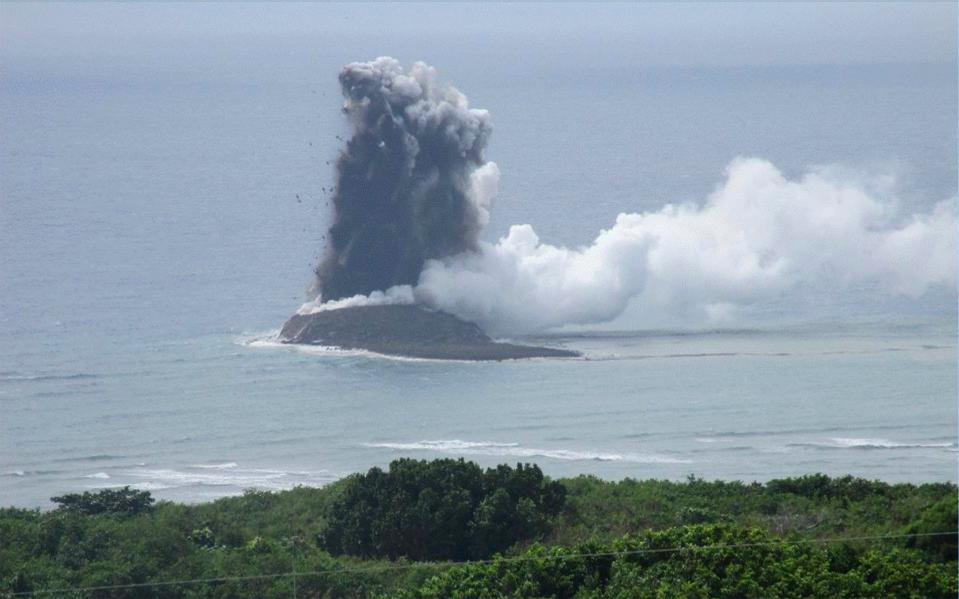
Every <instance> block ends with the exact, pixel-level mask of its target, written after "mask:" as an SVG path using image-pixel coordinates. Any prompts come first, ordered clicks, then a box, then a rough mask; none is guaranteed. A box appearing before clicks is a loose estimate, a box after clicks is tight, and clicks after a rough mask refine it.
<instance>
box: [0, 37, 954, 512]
mask: <svg viewBox="0 0 959 599" xmlns="http://www.w3.org/2000/svg"><path fill="white" fill-rule="evenodd" d="M351 44H352V45H351ZM395 46H396V47H395V48H394V47H391V44H389V43H387V42H386V41H384V42H382V43H380V44H379V45H378V46H377V47H375V48H374V47H371V46H370V45H369V44H361V43H359V42H356V41H354V42H349V40H347V42H344V43H338V44H332V43H330V44H326V45H325V44H321V43H317V40H313V39H308V38H307V37H304V36H299V37H296V36H294V37H292V38H290V39H282V40H278V39H258V40H257V41H255V43H244V44H242V45H241V44H234V42H233V41H231V40H228V39H224V40H218V41H217V42H216V43H212V42H211V43H209V44H206V45H202V44H201V45H190V44H186V43H185V44H182V45H172V46H171V47H167V48H158V49H155V50H153V51H151V52H152V53H148V54H146V55H140V56H129V55H125V54H122V53H119V54H117V53H110V52H108V51H106V50H103V51H99V52H97V51H91V52H90V53H86V54H82V55H81V57H74V58H71V57H54V58H49V57H46V58H45V57H40V58H37V57H33V58H29V57H22V56H18V55H12V54H9V53H8V54H4V55H3V57H2V59H3V60H2V69H0V139H3V140H4V142H3V144H2V154H0V257H2V258H0V279H2V284H0V505H4V506H7V505H17V506H25V507H35V506H39V507H44V506H49V505H50V504H49V502H48V498H49V497H51V496H53V495H57V494H62V493H65V492H78V491H84V490H92V489H99V488H105V487H112V486H119V485H133V486H135V487H137V488H140V489H146V490H150V491H151V492H153V493H154V494H155V495H156V496H157V497H160V498H165V499H175V500H183V501H204V500H209V499H213V498H216V497H220V496H224V495H230V494H236V493H240V492H242V491H243V490H244V489H247V488H261V489H286V488H290V487H292V486H295V485H322V484H324V483H327V482H330V481H333V480H336V479H338V478H340V477H342V476H345V475H347V474H349V473H351V472H357V471H364V470H365V469H367V468H369V467H372V466H385V465H387V464H388V463H389V461H390V460H393V459H396V458H399V457H404V456H409V457H415V458H434V457H465V458H467V459H471V460H476V461H477V462H479V463H481V464H484V465H493V464H497V463H503V462H508V463H514V462H520V461H522V462H535V463H537V464H539V465H540V466H541V467H542V468H543V469H544V471H545V472H546V473H547V474H549V475H552V476H573V475H577V474H594V475H597V476H601V477H604V478H610V479H618V478H622V477H627V476H629V477H634V478H663V479H683V478H685V477H687V476H690V475H695V476H697V477H702V478H707V479H715V478H719V479H736V480H744V481H752V480H758V481H765V480H769V479H773V478H778V477H784V476H795V475H801V474H807V473H814V472H825V473H828V474H837V475H838V474H852V475H856V476H863V477H867V478H871V479H872V478H876V479H882V480H887V481H911V482H924V481H956V479H957V457H959V453H957V438H956V431H957V410H956V396H957V383H956V368H957V356H956V294H955V291H954V290H951V289H932V290H930V291H929V292H927V293H926V294H925V295H923V296H922V297H918V298H911V297H896V296H888V295H884V294H881V293H877V292H876V290H875V289H872V288H869V287H866V286H863V287H852V288H848V289H832V288H820V287H816V286H811V287H803V288H798V289H794V290H791V291H790V292H789V293H784V294H782V295H781V296H779V297H776V298H773V299H768V298H767V299H764V300H763V301H762V302H757V303H756V304H754V305H750V306H749V307H748V309H747V310H746V311H745V313H743V314H742V315H740V316H739V317H737V318H734V319H732V320H728V321H723V322H719V323H714V322H704V321H701V320H690V319H688V318H687V317H685V316H683V315H670V314H660V313H659V312H653V311H648V310H646V309H644V306H643V305H641V304H637V305H633V306H631V307H630V309H629V310H627V313H626V314H625V315H624V316H623V317H621V318H619V319H617V320H616V321H614V322H612V323H609V324H603V325H596V326H580V327H575V328H567V329H563V330H560V331H553V332H549V333H545V334H543V335H540V336H539V337H535V338H532V339H526V340H527V341H532V342H537V343H545V344H556V345H560V346H564V347H569V348H572V349H577V350H580V351H582V352H583V353H584V358H582V359H572V360H525V361H516V362H507V363H457V362H443V361H423V360H407V359H397V358H385V357H381V356H374V355H368V354H363V353H362V352H342V351H331V350H322V349H316V348H291V347H288V346H281V345H279V344H277V343H275V342H273V341H272V337H271V335H272V334H273V333H274V332H275V331H276V330H277V329H278V328H279V327H280V326H281V325H282V323H283V322H284V320H285V319H286V318H287V317H289V315H290V314H292V313H293V312H294V311H295V310H296V309H297V307H298V306H299V305H300V303H302V302H303V301H304V299H305V290H306V288H307V287H308V285H309V284H310V282H311V279H312V268H313V267H314V266H315V264H316V261H317V259H318V257H319V255H320V253H321V252H322V247H323V235H324V234H325V230H326V226H327V224H328V218H329V205H328V197H329V194H328V190H329V189H330V188H331V186H332V184H333V167H332V166H331V165H330V161H332V160H334V159H335V157H336V154H337V151H338V148H339V147H340V145H341V143H342V142H341V140H340V139H339V138H344V137H346V136H348V135H349V130H348V127H347V124H346V123H345V122H343V120H342V116H341V114H340V111H339V107H340V103H341V101H342V100H341V98H340V96H339V90H338V87H337V83H336V73H337V70H338V69H339V67H340V66H342V64H344V63H345V62H346V61H349V60H365V59H369V58H372V57H373V56H375V55H376V54H377V53H378V54H388V53H395V54H396V55H397V56H398V57H399V58H401V59H402V60H404V61H405V62H409V61H410V60H412V59H418V58H422V59H424V60H428V61H430V62H431V63H432V64H434V65H435V66H436V67H437V68H438V69H439V71H440V74H441V76H442V77H443V78H444V79H448V80H449V81H452V82H454V83H455V84H456V85H457V86H458V87H459V88H460V89H462V90H463V91H464V93H466V94H467V95H468V96H469V98H470V102H471V105H473V106H476V107H481V108H487V109H489V110H490V112H491V113H492V119H493V126H494V133H493V137H492V139H491V141H490V146H489V151H488V152H487V157H488V158H489V159H492V160H495V161H496V162H497V164H498V165H499V167H500V170H501V172H502V180H501V183H500V194H499V197H498V199H497V204H496V206H495V208H494V211H493V215H492V220H491V223H490V225H489V228H488V230H487V232H486V233H485V237H486V238H487V239H488V240H491V241H492V240H495V239H496V238H497V237H499V236H501V235H503V234H505V232H506V230H507V229H508V227H509V225H510V224H513V223H531V224H533V225H534V226H535V227H536V230H537V232H538V234H539V235H540V237H541V238H542V239H543V240H545V241H548V242H550V243H553V244H562V245H568V246H571V247H575V246H580V245H583V244H587V243H589V242H590V241H591V240H592V239H593V238H594V237H595V236H596V234H597V232H598V231H600V230H601V229H604V228H609V227H610V226H611V225H612V223H613V222H614V221H615V218H616V215H617V214H618V213H620V212H642V211H655V210H659V209H660V208H661V207H662V206H663V205H665V204H667V203H682V202H692V203H697V202H699V203H701V202H702V201H703V200H704V198H705V197H706V196H707V195H708V194H709V193H710V192H711V191H713V190H714V189H715V188H716V187H717V186H718V185H720V184H721V183H722V182H723V179H724V172H725V169H726V167H727V165H728V164H729V163H730V162H731V161H732V160H733V159H735V158H737V157H744V156H745V157H759V158H762V159H765V160H769V161H770V162H772V163H773V164H775V165H776V166H777V167H778V168H779V169H781V170H782V172H783V173H784V174H786V175H787V176H789V177H798V176H800V175H801V174H802V173H804V172H806V171H807V169H809V168H810V167H813V166H818V165H839V166H841V167H842V168H844V169H848V170H849V171H851V172H865V173H871V174H874V175H880V176H888V177H894V178H895V189H896V193H895V195H896V197H897V198H898V200H899V202H900V203H901V204H902V207H903V211H904V212H905V213H910V212H925V211H928V210H930V209H931V206H932V205H933V204H935V203H936V202H938V201H941V200H946V199H950V198H954V197H955V196H956V182H957V155H956V147H957V138H956V131H957V122H956V106H957V91H956V88H957V86H956V69H955V65H863V66H855V65H853V66H761V67H720V66H713V67H691V66H676V67H669V66H643V65H642V64H641V63H640V62H636V61H626V63H625V64H624V63H623V61H622V60H621V59H620V58H621V57H616V56H607V57H605V58H604V56H605V55H603V56H600V57H598V58H597V59H596V61H594V62H590V61H586V60H582V61H576V60H573V61H569V62H567V63H564V64H557V63H552V62H550V61H549V60H548V59H547V58H548V57H545V56H539V57H538V58H537V57H534V59H531V60H529V61H525V62H523V63H522V64H516V62H515V61H511V60H507V59H506V58H505V56H506V55H507V52H506V51H502V50H501V51H498V52H496V53H494V54H493V56H492V58H490V59H489V60H485V59H484V58H483V57H482V55H481V54H482V53H481V52H480V51H479V50H478V49H476V48H472V47H469V48H472V49H471V50H469V51H468V50H460V51H458V52H453V53H450V54H448V55H447V54H444V53H442V52H435V53H430V52H429V45H428V44H425V43H422V44H419V45H416V44H412V45H411V44H410V43H405V45H404V43H400V42H397V43H396V44H395ZM254 57H255V60H254V59H253V58H254Z"/></svg>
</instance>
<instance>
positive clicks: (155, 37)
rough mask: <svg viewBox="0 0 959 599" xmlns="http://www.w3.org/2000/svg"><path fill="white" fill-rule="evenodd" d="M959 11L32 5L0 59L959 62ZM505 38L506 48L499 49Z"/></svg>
mask: <svg viewBox="0 0 959 599" xmlns="http://www.w3.org/2000/svg"><path fill="white" fill-rule="evenodd" d="M956 26H957V19H956V4H955V3H952V2H944V3H915V2H910V3H850V4H839V3H828V4H826V3H821V4H805V3H803V4H799V3H790V4H784V3H760V4H741V3H682V4H642V5H636V4H613V5H610V4H600V3H587V4H572V3H570V4H523V5H515V4H462V3H457V4H419V3H403V4H389V5H386V4H312V3H308V4H258V3H237V4H215V3H203V4H187V3H163V4H149V3H125V4H87V3H82V4H81V3H57V4H27V3H23V4H21V3H10V2H3V3H0V56H3V58H4V62H5V63H8V62H9V61H10V60H11V59H16V58H27V59H49V60H56V59H58V58H62V57H68V56H69V57H74V58H75V57H77V56H84V55H91V54H92V55H96V54H102V53H122V54H125V55H132V56H135V55H137V54H138V53H141V52H157V51H158V46H160V48H159V50H162V46H164V45H166V44H175V43H190V42H195V41H203V40H231V39H235V38H237V37H247V38H251V39H253V38H263V39H269V38H283V37H297V36H317V37H318V38H322V39H327V40H333V39H336V40H337V41H338V42H340V41H342V40H350V41H352V42H353V44H354V45H356V44H357V43H361V42H374V41H375V40H376V39H377V38H378V37H380V36H384V35H387V36H390V37H392V38H401V39H402V38H408V39H410V40H414V41H418V42H421V43H433V44H443V45H448V46H459V47H462V46H463V45H466V46H469V47H470V48H471V49H472V50H473V51H476V52H488V53H491V54H496V53H498V52H512V51H514V50H515V48H514V47H513V46H512V44H513V43H516V44H536V45H539V46H541V47H542V48H544V49H548V50H551V56H552V57H553V58H554V59H555V60H560V61H573V62H588V61H589V60H590V58H591V57H592V56H594V55H596V54H597V53H598V54H603V53H622V54H623V55H624V56H623V58H624V60H629V61H633V62H640V63H643V64H647V65H777V64H862V63H914V62H937V63H942V62H950V63H951V62H955V60H956V54H957V46H956ZM493 40H495V41H496V42H497V43H490V42H491V41H493Z"/></svg>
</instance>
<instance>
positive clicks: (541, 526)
mask: <svg viewBox="0 0 959 599" xmlns="http://www.w3.org/2000/svg"><path fill="white" fill-rule="evenodd" d="M565 496H566V489H565V488H564V487H563V486H562V485H561V484H559V483H556V482H549V481H547V480H546V479H545V478H544V477H543V473H542V471H540V469H539V467H538V466H528V465H523V464H518V465H517V466H516V468H515V469H514V468H510V467H509V466H505V465H501V466H498V467H497V468H490V469H488V470H486V472H483V470H482V469H481V468H480V467H479V466H477V465H476V464H474V463H473V462H465V461H463V460H435V461H433V462H420V461H416V460H409V459H405V460H397V461H395V462H393V463H392V464H390V470H389V472H383V471H382V470H380V469H379V468H373V469H371V470H370V471H369V473H367V474H365V475H360V476H355V477H352V478H350V479H348V481H347V483H346V484H345V485H344V489H343V493H342V494H341V495H340V496H339V497H338V498H337V500H336V501H335V502H334V503H333V505H332V509H330V510H329V518H328V524H327V527H326V529H325V531H324V533H323V535H322V537H321V538H320V544H321V545H322V546H323V547H324V548H326V549H327V550H329V551H330V552H331V553H334V554H341V553H347V554H351V555H358V556H361V557H389V558H393V559H395V558H398V557H408V558H410V559H414V560H438V559H442V560H456V561H462V560H466V559H482V558H487V557H491V556H492V555H493V554H494V553H497V552H501V551H505V550H507V549H509V548H510V547H511V546H512V545H514V544H516V543H517V542H519V541H524V540H527V539H533V538H537V537H540V536H542V535H543V534H545V533H546V532H547V531H548V530H549V527H550V523H551V519H552V517H553V516H555V515H556V514H557V513H559V510H560V509H561V508H562V507H563V502H564V499H565Z"/></svg>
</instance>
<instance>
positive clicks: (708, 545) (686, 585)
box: [391, 525, 957, 599]
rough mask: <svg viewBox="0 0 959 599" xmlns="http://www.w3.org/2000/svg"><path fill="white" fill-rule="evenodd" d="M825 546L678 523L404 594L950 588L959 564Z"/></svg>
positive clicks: (463, 570)
mask: <svg viewBox="0 0 959 599" xmlns="http://www.w3.org/2000/svg"><path fill="white" fill-rule="evenodd" d="M830 557H831V556H830V554H829V551H828V549H826V548H823V547H821V546H817V545H812V544H802V543H789V542H778V541H777V540H776V539H773V538H771V537H770V536H769V535H768V534H767V533H765V532H763V531H761V530H758V529H748V528H741V527H736V526H728V525H698V526H689V527H677V528H672V529H669V530H665V531H658V532H652V531H650V532H646V533H644V534H642V535H639V536H635V537H634V536H629V535H627V536H626V537H623V538H621V539H619V540H617V541H615V542H613V543H611V544H609V545H597V544H584V545H580V546H577V547H573V548H569V549H567V548H560V547H553V548H547V547H543V546H534V547H532V548H531V549H530V550H528V551H527V552H526V553H525V554H523V555H522V556H519V557H518V558H498V559H496V560H494V561H493V562H492V563H480V564H473V565H465V566H458V567H455V568H451V569H450V570H447V571H446V572H444V573H442V574H440V575H438V576H434V577H433V578H431V579H430V580H428V581H426V583H425V584H423V585H422V586H421V587H420V588H418V589H414V590H403V591H399V592H397V593H395V594H393V595H391V596H393V597H398V598H401V599H467V598H472V597H483V598H484V599H507V598H509V599H521V598H526V597H529V598H534V597H535V598H540V597H576V598H577V599H627V598H628V599H659V598H664V597H686V598H702V599H707V598H729V599H733V598H756V599H776V598H780V597H782V598H787V597H789V598H799V597H821V598H842V597H848V598H853V597H855V598H863V597H875V598H876V599H879V598H892V597H903V598H912V597H915V598H920V597H922V598H925V599H937V598H943V599H944V598H952V597H955V596H956V593H957V586H956V575H955V564H954V563H953V564H939V563H928V562H926V561H924V560H923V559H922V558H921V556H920V555H919V554H917V553H916V552H911V551H909V550H904V549H896V550H892V551H890V552H880V551H871V552H867V553H865V554H864V555H863V556H862V557H861V559H858V560H855V562H854V563H853V567H852V568H851V569H841V568H837V567H836V562H835V561H834V560H832V559H830Z"/></svg>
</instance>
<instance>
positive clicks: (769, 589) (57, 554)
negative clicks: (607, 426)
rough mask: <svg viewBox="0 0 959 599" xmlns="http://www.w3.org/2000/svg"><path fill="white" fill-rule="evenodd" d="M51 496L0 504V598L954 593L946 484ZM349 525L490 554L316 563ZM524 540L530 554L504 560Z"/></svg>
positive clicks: (802, 482)
mask: <svg viewBox="0 0 959 599" xmlns="http://www.w3.org/2000/svg"><path fill="white" fill-rule="evenodd" d="M65 497H71V499H69V500H67V501H65V502H63V503H60V504H59V505H60V507H58V508H57V509H53V510H49V511H45V512H44V511H40V510H23V509H15V508H6V509H0V597H5V596H6V594H8V593H11V592H34V591H43V590H52V589H63V588H77V587H85V586H99V585H106V586H110V585H118V584H148V583H156V582H167V581H183V580H193V581H196V580H198V579H200V580H202V579H210V578H216V579H221V580H219V581H217V582H199V583H197V582H194V583H180V584H162V585H157V586H137V587H128V588H114V589H100V590H96V591H92V592H86V591H85V592H79V591H77V592H74V593H62V594H59V595H57V596H71V597H72V596H76V597H81V596H82V597H85V598H96V599H101V598H111V599H114V598H141V597H143V598H156V599H159V598H164V599H166V598H180V597H184V598H191V599H192V598H205V599H206V598H223V599H226V598H231V599H232V598H237V599H245V598H254V597H255V598H257V599H259V598H271V597H275V598H281V597H290V596H291V595H292V585H293V580H292V577H291V576H290V572H291V570H292V568H293V567H294V564H295V568H296V571H297V572H299V573H300V575H299V576H297V578H296V587H297V592H298V593H299V594H300V596H304V597H327V598H336V597H342V598H347V597H348V598H360V597H363V598H366V597H371V596H395V595H397V594H399V595H400V596H402V597H407V598H409V597H423V598H426V597H447V596H449V597H487V598H495V597H505V596H510V597H540V596H543V597H576V598H577V599H610V598H617V599H619V598H627V597H648V596H656V595H657V594H658V596H661V597H724V596H725V597H751V596H753V597H755V596H760V597H806V596H812V597H877V598H878V597H941V596H951V597H954V596H956V592H955V588H956V584H957V583H956V580H957V567H956V535H955V534H948V533H950V532H954V531H955V530H956V519H957V506H959V497H957V489H956V486H955V485H954V484H947V483H933V484H923V485H912V484H886V483H878V482H869V481H862V480H861V479H853V478H850V477H843V478H829V477H825V476H822V475H816V476H810V477H801V478H797V479H783V480H781V481H774V482H772V483H768V484H759V483H740V482H727V481H704V480H702V479H696V478H690V479H689V480H687V481H684V482H672V481H657V480H632V479H625V480H622V481H617V482H609V481H603V480H600V479H598V478H595V477H590V476H580V477H576V478H571V479H563V480H560V481H557V482H550V481H548V480H547V479H545V478H544V477H543V475H542V473H541V472H540V471H539V469H538V468H535V467H532V466H529V467H527V466H521V467H518V468H511V467H507V466H501V467H499V468H495V469H491V470H482V469H481V468H480V467H479V466H477V465H475V464H470V463H467V462H462V461H454V460H439V461H437V462H432V463H426V462H414V461H411V460H401V461H400V462H398V463H394V464H393V465H392V467H391V469H390V471H389V472H382V471H379V470H375V469H374V470H373V471H371V472H370V473H368V474H366V475H363V476H354V477H350V478H348V479H343V480H341V481H338V482H336V483H333V484H331V485H328V486H326V487H323V488H320V489H312V488H305V487H299V488H296V489H292V490H289V491H283V492H279V493H269V492H263V491H248V492H246V493H244V494H243V495H241V496H237V497H228V498H223V499H219V500H217V501H214V502H210V503H202V504H196V505H183V504H175V503H170V502H159V503H156V504H155V505H154V504H153V500H152V498H151V497H149V495H148V494H138V492H131V491H129V490H119V491H112V492H109V493H103V492H100V493H90V494H85V495H73V496H65ZM467 497H468V498H469V501H468V503H467V502H466V498H467ZM61 499H62V498H61ZM374 499H376V501H374ZM387 508H388V509H387ZM362 513H365V514H366V515H367V517H370V516H376V517H380V516H383V517H384V520H377V522H378V524H377V527H376V528H372V527H369V528H364V527H363V526H360V527H358V528H352V529H350V528H348V527H347V528H343V527H342V526H341V528H340V532H339V534H343V533H344V532H346V531H347V530H353V531H354V532H356V531H360V532H361V533H362V534H367V535H370V536H365V537H364V536H362V534H360V535H357V536H358V537H359V538H360V540H361V541H363V542H367V543H372V542H373V541H376V542H385V541H384V540H383V539H387V540H389V542H391V543H395V545H394V547H398V548H399V549H397V550H396V552H397V553H400V550H402V549H403V548H404V547H403V543H404V542H406V543H413V542H415V543H421V542H422V543H426V544H427V548H428V549H429V550H430V551H433V552H436V553H438V552H440V551H454V550H458V551H465V552H466V554H467V555H468V556H472V555H481V554H483V553H487V554H488V553H489V552H502V553H503V555H505V556H506V557H505V558H494V559H495V560H496V561H495V562H494V563H493V564H492V565H489V564H487V565H478V564H473V565H470V566H455V567H452V566H450V565H449V564H444V563H442V562H424V561H419V562H406V561H405V560H404V558H400V559H399V561H398V562H387V561H377V560H371V559H365V558H360V557H351V556H348V555H343V556H340V557H333V556H331V555H330V554H329V553H328V552H327V551H326V550H325V549H324V548H323V547H322V546H320V545H319V544H317V542H316V540H317V539H318V538H319V539H323V541H324V542H326V541H327V540H328V539H330V533H331V532H334V531H336V530H337V525H336V522H337V519H339V518H346V520H345V521H346V522H347V523H353V522H356V521H357V519H351V518H353V516H351V514H362ZM388 515H392V516H393V517H395V518H396V519H395V520H393V521H385V518H386V516H388ZM457 518H460V519H459V520H457ZM372 521H373V520H370V522H372ZM462 522H465V523H466V524H465V526H463V527H460V528H459V529H458V530H457V529H455V528H454V525H453V523H456V524H457V525H458V524H459V523H462ZM360 524H361V525H362V522H360ZM351 526H352V524H351ZM547 528H548V529H549V532H548V533H544V531H545V530H546V529H547ZM423 531H427V532H426V533H424V532H423ZM904 533H905V534H915V535H922V536H913V537H904V536H902V535H903V534H904ZM941 533H947V534H941ZM334 534H335V532H334ZM373 534H376V535H380V534H383V536H382V537H376V536H372V535H373ZM427 534H435V535H436V540H435V541H433V540H432V539H430V538H427ZM887 536H889V537H891V538H889V539H884V538H882V537H887ZM840 538H847V539H849V540H847V541H841V542H837V541H836V539H840ZM857 538H858V539H859V540H855V539H857ZM516 539H519V541H518V542H517V541H515V540H516ZM528 539H539V540H540V541H541V542H542V545H533V547H532V548H531V549H529V550H528V551H526V552H525V553H521V551H522V550H523V548H525V547H527V545H528V544H529V541H528ZM781 540H788V541H794V540H795V541H805V542H804V543H798V544H797V543H790V544H786V545H783V544H781V543H778V541H781ZM431 543H433V544H431ZM510 545H512V546H510ZM732 545H736V547H733V546H732ZM739 545H745V546H742V547H740V546H739ZM451 548H452V549H451ZM674 549H678V550H674ZM648 550H653V551H648ZM667 550H668V551H667ZM581 553H601V554H602V553H605V554H606V555H598V556H594V557H584V556H582V555H580V554H581ZM610 553H612V554H610ZM557 557H561V558H562V559H556V558H557ZM515 558H520V559H521V560H522V561H511V560H513V559H515ZM414 559H428V558H420V557H414ZM456 559H460V558H459V557H457V558H456ZM233 577H241V578H238V579H235V578H233ZM224 578H226V579H227V580H223V579H224ZM51 596H53V595H52V594H51Z"/></svg>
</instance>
